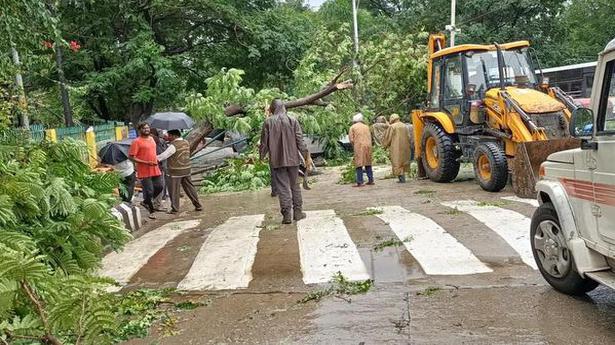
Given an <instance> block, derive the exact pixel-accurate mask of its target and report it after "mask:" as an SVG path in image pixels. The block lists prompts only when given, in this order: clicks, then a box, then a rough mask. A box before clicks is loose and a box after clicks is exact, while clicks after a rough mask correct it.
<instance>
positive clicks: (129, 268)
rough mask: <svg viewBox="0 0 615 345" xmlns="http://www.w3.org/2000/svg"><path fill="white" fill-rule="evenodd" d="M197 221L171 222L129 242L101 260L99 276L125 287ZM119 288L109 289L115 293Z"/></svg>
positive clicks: (196, 223)
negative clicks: (169, 243) (168, 244)
mask: <svg viewBox="0 0 615 345" xmlns="http://www.w3.org/2000/svg"><path fill="white" fill-rule="evenodd" d="M199 223H200V221H199V220H189V221H183V222H173V223H169V224H165V225H163V226H161V227H159V228H158V229H156V230H152V231H150V232H148V233H147V234H145V235H143V236H141V237H139V238H137V239H136V240H134V241H132V242H129V243H128V244H127V245H126V246H125V247H124V250H123V251H121V252H119V253H116V252H111V253H109V254H107V256H105V257H104V258H103V260H102V269H101V271H100V272H99V274H100V275H102V276H106V277H111V278H113V279H115V280H117V282H118V283H120V285H126V284H128V282H129V281H130V278H132V276H134V275H135V274H136V273H137V272H138V271H139V270H140V269H141V267H143V265H145V264H146V263H147V261H148V260H149V259H150V258H151V257H152V256H153V255H154V254H156V252H158V251H159V250H160V249H161V248H162V247H164V246H165V245H166V244H167V243H168V242H169V241H171V240H172V239H174V238H175V237H177V236H179V235H180V234H182V233H183V232H184V231H186V230H188V229H192V228H195V227H197V226H198V225H199ZM119 289H120V288H114V289H111V290H112V291H117V290H119Z"/></svg>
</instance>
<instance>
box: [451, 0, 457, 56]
mask: <svg viewBox="0 0 615 345" xmlns="http://www.w3.org/2000/svg"><path fill="white" fill-rule="evenodd" d="M456 5H457V4H456V0H451V47H453V46H455V31H456V30H457V28H456V27H455V10H456V9H455V7H456Z"/></svg>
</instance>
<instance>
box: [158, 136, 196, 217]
mask: <svg viewBox="0 0 615 345" xmlns="http://www.w3.org/2000/svg"><path fill="white" fill-rule="evenodd" d="M168 135H169V140H170V141H171V144H170V145H169V147H168V148H167V149H166V150H165V151H164V152H163V153H161V154H160V155H158V160H159V161H164V160H166V161H167V171H168V174H169V175H168V176H169V180H168V181H167V188H168V189H169V197H170V198H171V210H170V211H169V213H177V212H179V194H180V191H179V188H180V186H181V187H182V188H183V189H184V193H186V196H187V197H188V199H190V201H192V205H194V209H195V210H196V211H202V210H203V206H201V202H200V201H199V194H198V193H197V191H196V188H195V187H194V183H192V177H191V175H190V174H191V170H192V163H191V162H190V143H188V141H186V140H184V138H182V136H181V133H180V131H179V130H177V129H172V130H170V131H169V132H168Z"/></svg>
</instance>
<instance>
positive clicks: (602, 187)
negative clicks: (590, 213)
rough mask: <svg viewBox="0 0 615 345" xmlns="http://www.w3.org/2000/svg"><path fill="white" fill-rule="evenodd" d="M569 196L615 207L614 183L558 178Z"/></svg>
mask: <svg viewBox="0 0 615 345" xmlns="http://www.w3.org/2000/svg"><path fill="white" fill-rule="evenodd" d="M560 181H561V182H562V185H563V186H564V189H565V190H566V193H568V195H569V196H570V197H573V198H577V199H582V200H587V201H592V202H595V203H598V204H603V205H607V206H614V207H615V185H612V184H605V183H592V182H589V181H582V180H571V179H567V178H562V179H560Z"/></svg>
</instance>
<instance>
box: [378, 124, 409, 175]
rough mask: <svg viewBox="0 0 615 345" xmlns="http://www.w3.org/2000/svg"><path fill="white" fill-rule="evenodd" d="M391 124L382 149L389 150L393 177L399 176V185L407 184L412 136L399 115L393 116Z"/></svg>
mask: <svg viewBox="0 0 615 345" xmlns="http://www.w3.org/2000/svg"><path fill="white" fill-rule="evenodd" d="M389 123H390V126H389V129H387V131H386V133H385V135H384V138H383V140H382V147H384V148H385V149H386V148H388V149H389V157H390V158H391V166H392V168H393V175H395V176H397V178H398V179H399V181H398V182H399V183H405V182H406V173H407V172H408V171H410V135H409V132H408V128H407V127H406V125H405V124H404V123H403V122H401V121H400V120H399V115H397V114H393V115H391V117H390V118H389Z"/></svg>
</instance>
